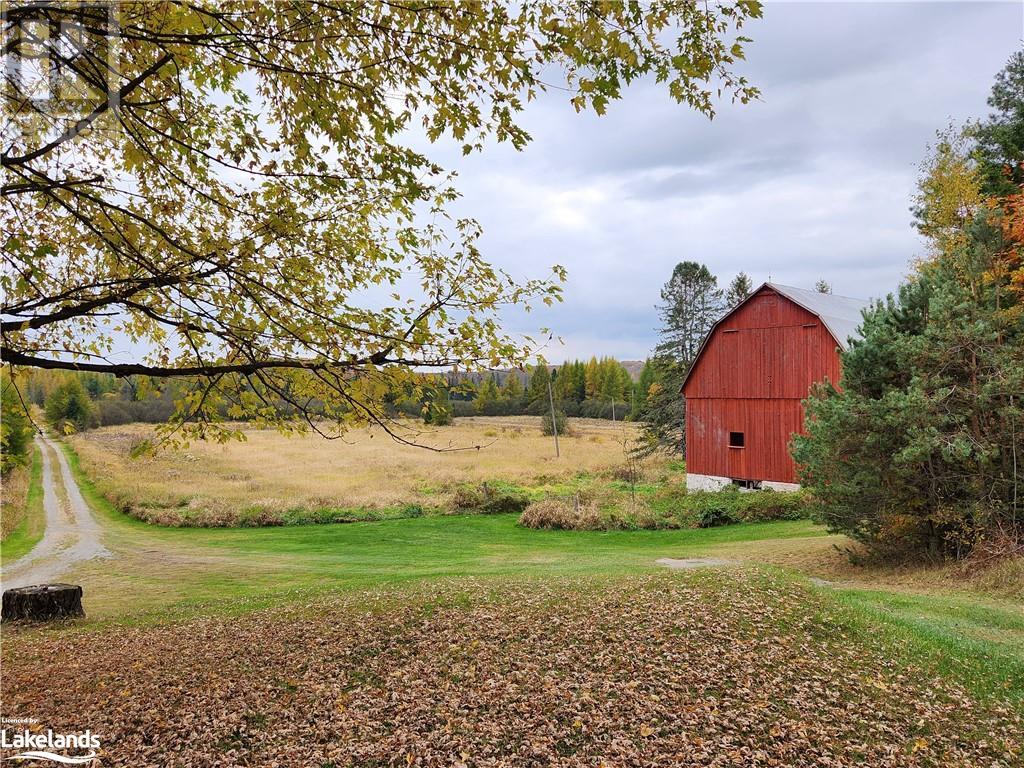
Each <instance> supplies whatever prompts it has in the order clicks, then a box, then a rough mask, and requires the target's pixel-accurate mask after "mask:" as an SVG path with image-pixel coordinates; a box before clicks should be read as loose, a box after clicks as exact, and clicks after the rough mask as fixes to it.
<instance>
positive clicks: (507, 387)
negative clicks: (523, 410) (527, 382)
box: [501, 371, 523, 410]
mask: <svg viewBox="0 0 1024 768" xmlns="http://www.w3.org/2000/svg"><path fill="white" fill-rule="evenodd" d="M501 398H502V399H503V400H507V401H508V402H509V403H510V406H509V407H510V409H512V410H518V408H519V407H520V406H521V401H522V399H523V383H522V382H521V381H519V372H518V371H509V372H508V376H506V377H505V383H504V384H502V385H501Z"/></svg>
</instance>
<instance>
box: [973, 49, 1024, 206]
mask: <svg viewBox="0 0 1024 768" xmlns="http://www.w3.org/2000/svg"><path fill="white" fill-rule="evenodd" d="M988 105H989V107H991V108H992V110H993V112H992V113H991V114H989V116H988V119H987V120H983V121H981V122H980V123H978V124H977V125H976V126H975V127H974V130H973V132H972V133H973V136H974V138H975V140H976V142H977V147H976V150H975V157H976V159H977V162H978V165H979V169H980V183H981V189H982V191H983V192H984V194H986V195H993V196H999V197H1005V196H1007V195H1012V194H1016V193H1017V192H1019V189H1020V185H1021V184H1024V51H1017V52H1015V53H1014V54H1013V56H1011V57H1010V60H1009V62H1007V64H1006V66H1005V67H1004V68H1003V70H1002V71H1001V72H1000V73H999V74H998V75H996V82H995V84H994V85H993V86H992V93H991V94H990V95H989V98H988Z"/></svg>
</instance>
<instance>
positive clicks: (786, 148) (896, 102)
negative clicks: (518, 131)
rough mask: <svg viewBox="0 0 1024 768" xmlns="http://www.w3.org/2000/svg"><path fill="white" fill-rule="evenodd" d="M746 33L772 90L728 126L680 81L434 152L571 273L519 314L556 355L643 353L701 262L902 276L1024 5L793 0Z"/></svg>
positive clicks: (806, 281) (530, 269) (498, 226)
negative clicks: (958, 140)
mask: <svg viewBox="0 0 1024 768" xmlns="http://www.w3.org/2000/svg"><path fill="white" fill-rule="evenodd" d="M745 32H746V34H747V35H748V36H749V37H751V38H753V39H754V42H753V43H751V44H750V45H749V47H748V57H747V61H746V62H745V63H744V65H743V69H744V72H745V73H746V74H747V76H748V77H749V78H750V79H751V81H752V82H754V83H756V84H757V85H758V86H759V87H760V88H761V89H762V93H763V96H762V99H761V100H760V101H759V102H757V103H754V104H749V105H745V106H741V105H733V104H723V105H720V107H719V114H718V115H717V117H716V118H715V120H714V121H708V120H707V119H706V118H704V117H702V116H700V115H696V114H694V113H692V112H690V111H688V110H687V109H685V108H684V107H681V106H679V105H676V104H674V103H673V102H672V101H671V100H670V99H669V98H668V96H667V94H666V93H665V91H664V88H663V87H662V86H659V85H658V84H656V83H653V82H643V83H638V84H635V85H634V86H632V87H630V88H629V89H628V90H627V91H626V94H625V99H624V100H623V101H622V102H619V103H617V104H613V105H612V106H611V108H610V111H609V114H608V115H607V116H605V117H603V118H597V117H595V116H592V115H577V114H576V113H575V112H574V111H573V110H572V108H571V107H570V106H569V105H568V104H567V103H566V98H565V94H564V93H560V92H554V91H553V92H551V93H548V94H545V95H543V96H542V97H541V98H540V99H538V100H537V101H536V102H535V103H533V104H531V105H530V106H529V107H528V108H527V112H526V114H525V115H524V122H525V124H526V126H527V128H528V130H529V131H530V133H531V134H532V135H533V137H534V140H533V142H532V143H531V144H530V145H529V146H528V147H527V148H526V150H525V151H524V152H522V153H517V152H515V151H513V150H512V149H511V148H510V147H508V146H504V145H497V146H492V147H489V148H488V149H487V150H486V151H485V152H484V153H482V154H481V155H476V156H471V157H469V158H462V157H461V155H460V154H459V153H458V150H457V148H456V147H455V146H448V145H438V146H435V147H433V148H432V149H430V150H429V151H430V153H431V154H432V155H433V156H435V157H437V158H438V159H439V160H441V161H442V162H443V163H444V164H446V165H447V166H448V167H451V168H455V169H457V170H458V171H459V173H460V181H459V186H460V188H461V190H462V191H463V193H464V195H465V196H464V199H463V200H462V201H460V203H459V205H458V209H459V213H461V214H464V215H470V216H473V217H475V218H477V219H478V220H479V221H480V222H481V223H482V224H483V225H484V229H485V235H484V238H483V241H482V247H483V248H484V252H485V253H486V254H487V256H488V257H489V258H490V259H491V260H492V261H493V262H494V263H496V264H498V265H499V266H502V267H504V268H506V269H509V270H510V271H512V272H513V273H515V274H518V275H522V276H526V275H538V274H544V273H545V271H546V269H547V267H548V266H550V265H551V264H554V263H559V264H563V265H565V266H566V267H567V268H568V269H569V277H570V283H569V285H568V287H567V291H566V301H565V302H564V303H562V304H560V305H558V306H556V307H555V308H552V309H544V310H542V311H538V312H535V313H533V314H530V315H523V314H520V313H515V314H513V315H511V316H510V317H509V318H508V326H509V328H510V329H512V330H521V331H524V332H529V331H531V330H535V329H536V328H537V327H538V326H542V325H543V326H550V327H551V328H552V329H553V330H554V331H555V332H556V333H558V334H560V335H561V336H562V337H563V338H564V339H565V347H564V348H557V347H551V348H549V349H548V350H547V351H546V353H545V354H546V356H547V357H548V358H549V359H554V360H560V359H562V358H563V357H573V356H589V355H590V354H597V355H601V354H610V355H616V356H620V357H638V356H643V354H645V353H646V352H647V351H648V350H649V349H650V348H651V347H652V346H653V344H654V341H655V333H654V328H655V326H656V325H657V320H656V317H655V313H654V310H653V305H654V303H655V302H656V301H657V297H658V291H659V289H660V287H661V285H662V283H663V282H664V280H665V279H666V278H667V277H668V275H669V273H670V272H671V269H672V266H673V265H674V264H675V263H676V262H678V261H680V260H682V259H696V260H699V261H704V262H706V263H707V264H708V266H709V267H710V268H711V269H712V270H713V271H714V272H715V273H716V274H717V275H718V276H719V277H720V279H721V280H722V281H727V280H729V279H731V277H732V276H733V275H734V274H736V272H738V271H740V270H744V271H746V272H748V273H749V274H751V275H752V276H753V277H754V279H755V281H762V280H766V279H768V277H769V276H771V278H772V279H773V280H776V281H778V282H782V283H789V284H792V285H797V286H810V285H812V284H813V283H814V281H815V280H816V279H818V278H819V277H824V278H825V279H827V280H829V281H830V282H832V283H833V285H834V286H835V289H836V291H837V292H838V293H843V294H846V295H851V296H862V297H869V296H880V295H884V294H885V293H887V292H889V291H891V290H893V289H894V288H895V287H896V285H897V284H898V282H899V281H900V279H901V278H902V276H903V275H904V274H905V273H906V271H907V264H908V262H909V261H910V259H912V258H913V257H914V256H915V254H918V253H919V252H920V250H921V244H920V242H919V241H918V240H917V236H916V234H915V233H914V231H913V229H912V227H911V226H910V215H909V212H908V209H909V206H910V200H911V196H912V194H913V190H914V183H915V179H916V176H917V167H918V164H919V163H920V161H921V159H922V157H923V155H924V152H925V148H926V145H927V144H928V142H929V141H931V140H932V139H933V138H934V135H935V131H936V130H937V129H939V128H942V127H944V126H945V125H947V124H948V123H949V122H950V121H955V122H962V121H964V120H967V119H971V118H976V117H981V116H983V115H984V114H985V113H986V111H987V108H986V105H985V99H986V97H987V95H988V92H989V89H990V87H991V83H992V79H993V76H994V74H995V73H996V72H997V71H998V70H999V69H1000V68H1001V67H1002V66H1003V64H1004V63H1005V61H1006V60H1007V58H1008V57H1009V55H1010V53H1011V52H1012V51H1013V50H1014V49H1015V48H1017V47H1019V46H1020V44H1021V39H1022V37H1024V9H1022V6H1021V5H1019V4H1016V3H1001V4H994V3H993V4H979V3H908V4H898V3H863V4H862V3H854V4H824V3H820V4H819V3H816V4H810V3H807V4H802V3H793V4H775V3H770V4H769V5H767V6H766V8H765V17H764V19H763V20H761V21H759V22H757V23H755V24H753V25H751V26H750V27H749V28H748V29H747V30H745Z"/></svg>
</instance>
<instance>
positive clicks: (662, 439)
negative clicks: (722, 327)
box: [643, 261, 725, 453]
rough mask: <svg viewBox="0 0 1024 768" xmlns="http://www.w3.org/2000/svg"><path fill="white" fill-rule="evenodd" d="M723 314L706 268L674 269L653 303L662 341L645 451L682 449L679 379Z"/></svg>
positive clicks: (689, 264)
mask: <svg viewBox="0 0 1024 768" xmlns="http://www.w3.org/2000/svg"><path fill="white" fill-rule="evenodd" d="M724 310H725V297H724V295H723V292H722V290H721V289H720V288H719V287H718V280H717V279H716V278H715V276H714V275H712V274H711V272H710V271H709V270H708V268H707V267H706V266H704V265H703V264H697V263H696V262H693V261H684V262H681V263H679V264H677V265H676V267H675V269H674V270H673V271H672V276H671V277H670V278H669V281H668V282H667V283H665V287H664V288H663V289H662V291H661V304H659V305H658V313H659V316H660V318H661V323H662V325H661V329H660V336H661V340H660V341H659V343H658V346H657V347H656V348H655V355H654V359H653V361H652V363H653V365H654V369H655V374H656V379H657V386H656V387H652V388H651V392H650V393H649V395H648V398H647V411H646V416H645V419H644V429H643V451H644V452H646V453H651V452H654V451H667V452H670V453H676V452H679V451H681V450H685V442H686V430H685V427H684V424H683V420H684V418H685V412H686V410H685V405H684V403H683V395H682V392H681V389H682V383H683V379H684V378H685V376H686V372H687V371H688V370H689V368H690V365H691V364H692V363H693V361H694V358H695V357H696V356H697V351H698V350H699V349H700V345H701V344H702V343H703V342H704V339H705V338H706V337H707V335H708V333H709V332H710V331H711V328H712V327H713V326H714V324H715V323H716V322H717V321H718V319H719V318H720V317H721V316H722V313H723V312H724Z"/></svg>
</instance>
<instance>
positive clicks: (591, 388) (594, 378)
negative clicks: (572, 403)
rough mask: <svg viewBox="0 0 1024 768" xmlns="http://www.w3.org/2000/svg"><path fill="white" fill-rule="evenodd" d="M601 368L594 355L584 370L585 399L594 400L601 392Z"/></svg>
mask: <svg viewBox="0 0 1024 768" xmlns="http://www.w3.org/2000/svg"><path fill="white" fill-rule="evenodd" d="M600 378H601V374H600V370H599V368H598V364H597V358H596V357H592V358H590V360H588V361H587V364H586V367H585V368H584V370H583V399H584V400H592V399H593V398H595V397H597V395H598V393H599V392H600Z"/></svg>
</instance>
